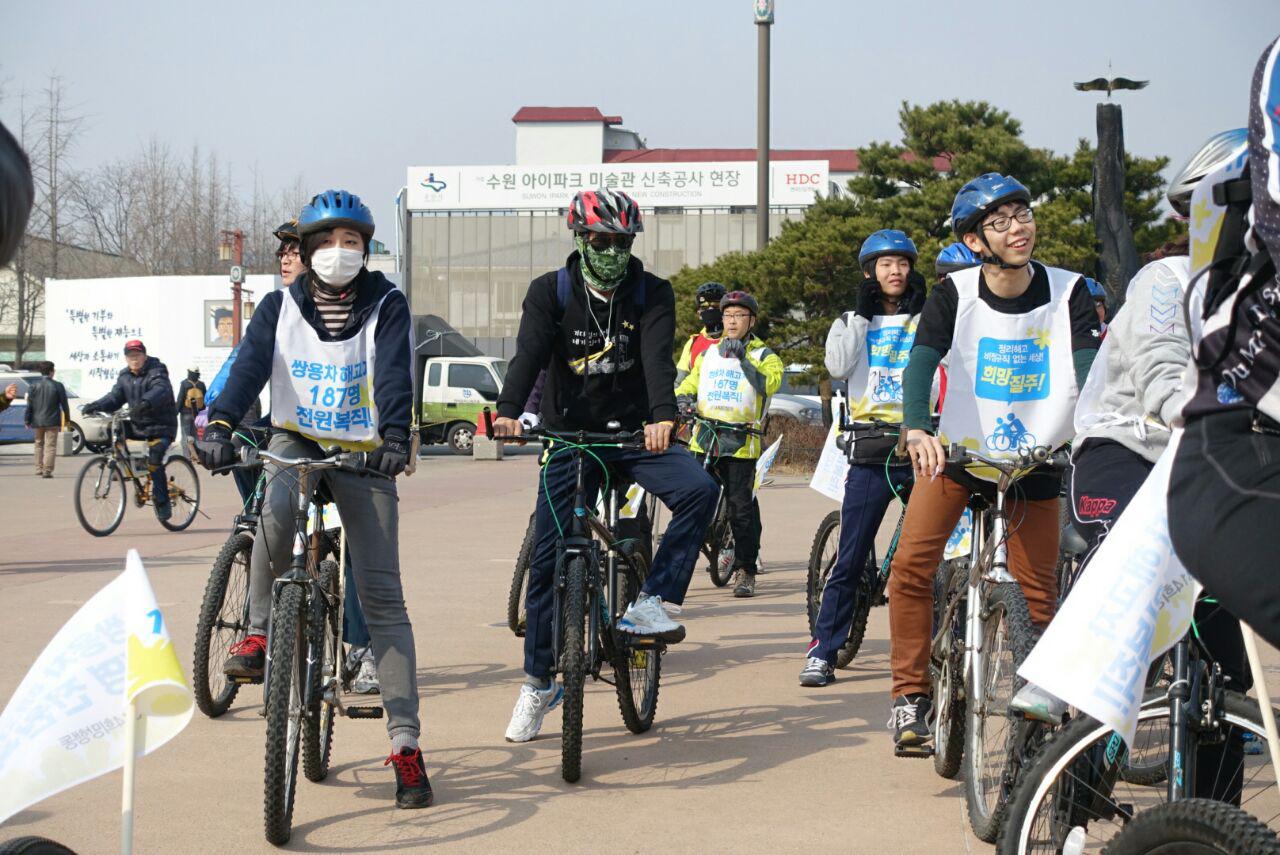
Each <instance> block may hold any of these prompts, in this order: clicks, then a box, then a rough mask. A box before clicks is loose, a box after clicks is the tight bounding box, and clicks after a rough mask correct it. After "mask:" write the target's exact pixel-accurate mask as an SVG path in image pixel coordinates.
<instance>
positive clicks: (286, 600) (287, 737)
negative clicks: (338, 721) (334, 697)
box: [262, 584, 307, 846]
mask: <svg viewBox="0 0 1280 855" xmlns="http://www.w3.org/2000/svg"><path fill="white" fill-rule="evenodd" d="M302 604H303V592H302V586H300V585H295V584H288V585H285V586H284V588H283V590H281V591H280V596H279V598H278V599H277V600H276V603H275V607H274V608H273V609H272V614H271V645H270V649H269V650H268V656H269V659H268V662H267V687H266V692H265V693H264V694H265V696H266V698H265V699H266V714H267V756H266V770H265V773H264V775H263V783H264V793H263V806H262V812H263V824H264V826H265V829H266V835H267V841H268V842H269V843H274V844H275V845H277V846H279V845H281V844H283V843H287V842H288V840H289V836H290V835H291V834H292V833H293V799H294V794H295V792H296V790H297V786H298V747H299V743H300V742H301V736H302V718H303V709H302V693H303V689H304V686H303V680H304V679H305V678H306V662H305V652H306V646H307V639H306V636H305V635H304V634H303V627H302Z"/></svg>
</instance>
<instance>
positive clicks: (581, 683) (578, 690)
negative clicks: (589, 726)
mask: <svg viewBox="0 0 1280 855" xmlns="http://www.w3.org/2000/svg"><path fill="white" fill-rule="evenodd" d="M561 602H562V611H561V617H560V621H561V624H560V625H561V626H562V627H564V646H563V648H562V649H561V651H560V673H561V674H562V675H563V680H564V712H563V713H562V714H561V715H562V718H563V725H562V730H561V734H560V776H561V777H562V778H564V779H565V780H566V781H568V782H569V783H571V784H572V783H573V782H574V781H577V780H578V778H580V777H582V705H583V700H584V698H583V692H584V689H585V687H586V680H587V644H586V631H585V629H584V624H585V623H586V619H587V559H586V558H585V557H583V556H581V555H575V556H573V557H572V558H570V559H569V562H568V564H567V565H566V567H565V585H564V598H563V600H562V601H561Z"/></svg>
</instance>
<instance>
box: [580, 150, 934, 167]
mask: <svg viewBox="0 0 1280 855" xmlns="http://www.w3.org/2000/svg"><path fill="white" fill-rule="evenodd" d="M903 157H904V158H905V159H907V160H913V159H914V158H915V155H913V154H911V153H910V152H908V153H907V154H904V155H903ZM755 159H756V150H755V149H754V148H642V149H606V150H605V152H604V162H605V163H697V162H701V161H717V160H723V161H735V160H755ZM769 159H770V160H825V161H827V163H828V164H829V168H830V169H831V171H832V172H857V171H858V166H859V161H858V152H857V150H856V149H851V148H787V149H770V150H769ZM933 166H934V168H935V169H937V170H939V171H943V170H947V169H950V168H951V161H950V160H949V159H947V158H945V157H935V158H934V159H933Z"/></svg>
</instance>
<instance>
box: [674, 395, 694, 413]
mask: <svg viewBox="0 0 1280 855" xmlns="http://www.w3.org/2000/svg"><path fill="white" fill-rule="evenodd" d="M676 409H677V410H678V411H679V412H680V415H682V416H691V415H693V413H694V411H695V410H697V409H698V399H697V398H695V397H693V396H692V395H679V396H677V397H676Z"/></svg>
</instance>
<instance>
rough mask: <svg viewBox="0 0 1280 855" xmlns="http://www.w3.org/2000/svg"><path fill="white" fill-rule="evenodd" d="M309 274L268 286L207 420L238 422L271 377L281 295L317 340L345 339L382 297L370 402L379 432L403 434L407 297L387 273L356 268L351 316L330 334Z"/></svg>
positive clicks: (407, 396)
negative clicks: (278, 287)
mask: <svg viewBox="0 0 1280 855" xmlns="http://www.w3.org/2000/svg"><path fill="white" fill-rule="evenodd" d="M309 277H310V274H309V273H304V274H302V275H301V276H299V277H298V278H297V279H295V280H294V282H293V284H292V285H290V286H289V289H288V290H287V291H274V292H272V293H270V294H268V295H267V296H266V297H264V298H263V300H262V302H261V303H259V304H258V308H257V309H256V310H255V311H254V313H253V320H251V321H249V328H248V329H247V330H245V334H244V338H243V339H242V340H241V342H240V347H239V349H238V353H237V356H236V361H235V363H234V364H233V365H232V366H231V373H230V375H229V376H228V377H227V383H226V385H225V386H224V387H223V388H222V392H221V393H220V394H219V395H218V398H217V400H216V401H215V402H214V403H213V404H211V405H210V407H209V421H214V420H215V419H221V420H222V421H225V422H227V423H228V424H231V425H238V424H240V421H241V419H243V418H244V415H245V413H246V412H248V410H249V407H250V406H251V405H252V404H253V402H254V401H255V400H257V398H258V395H259V394H261V392H262V389H263V387H264V386H266V385H267V381H268V380H270V379H271V359H272V356H273V355H274V354H275V347H276V322H277V321H278V320H279V319H280V306H281V301H282V300H284V299H286V298H287V299H290V300H293V301H294V302H296V303H297V304H298V306H299V308H300V310H301V312H302V317H303V318H305V319H306V320H307V323H309V324H311V327H312V329H314V330H315V331H316V332H317V333H318V334H319V336H320V339H321V340H322V341H345V340H347V339H349V338H352V337H354V336H355V335H356V334H357V333H359V332H360V330H361V329H362V328H363V327H364V325H365V324H366V323H368V322H369V319H370V318H371V316H372V315H373V310H374V308H375V307H376V306H377V305H378V301H379V300H381V299H382V298H383V297H384V296H386V297H387V299H386V301H385V302H383V303H382V309H381V311H380V312H379V314H378V328H377V331H376V332H375V333H374V336H373V342H374V348H375V349H376V351H377V355H378V356H377V359H378V368H377V371H375V372H374V377H373V403H374V406H376V407H377V408H378V433H379V435H381V436H386V434H387V430H388V429H389V428H396V429H398V430H400V431H401V432H403V433H404V435H405V436H408V434H409V425H410V422H411V418H412V414H413V354H412V351H413V347H412V343H413V340H412V334H413V319H412V318H411V317H410V315H409V301H408V300H406V299H405V297H404V294H402V293H400V292H399V291H398V290H396V287H395V286H394V285H392V284H391V282H390V281H389V280H388V279H387V277H385V276H383V275H382V274H381V273H371V272H370V271H368V270H367V269H361V270H360V274H359V275H358V276H357V277H356V279H355V286H356V301H355V304H354V305H353V306H352V307H351V317H350V318H348V319H347V325H346V326H345V327H344V328H343V329H342V332H340V333H338V334H337V335H336V336H331V335H329V332H328V330H326V329H325V326H324V321H323V319H322V318H321V317H320V312H319V311H317V309H316V303H315V300H313V299H312V298H311V285H310V284H309ZM387 295H389V296H387Z"/></svg>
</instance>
